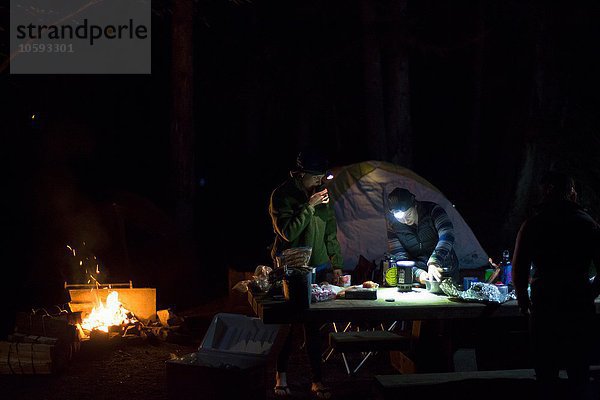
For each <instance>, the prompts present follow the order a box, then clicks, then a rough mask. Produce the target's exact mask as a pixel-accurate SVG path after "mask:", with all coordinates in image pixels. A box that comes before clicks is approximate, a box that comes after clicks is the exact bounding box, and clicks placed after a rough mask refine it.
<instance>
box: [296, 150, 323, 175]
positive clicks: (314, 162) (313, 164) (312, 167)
mask: <svg viewBox="0 0 600 400" xmlns="http://www.w3.org/2000/svg"><path fill="white" fill-rule="evenodd" d="M327 167H328V162H327V158H326V157H325V154H323V152H321V151H320V150H319V149H315V148H308V149H305V150H302V151H301V152H300V153H298V157H297V158H296V168H297V170H298V171H299V172H306V173H308V174H313V175H324V174H325V173H326V172H327Z"/></svg>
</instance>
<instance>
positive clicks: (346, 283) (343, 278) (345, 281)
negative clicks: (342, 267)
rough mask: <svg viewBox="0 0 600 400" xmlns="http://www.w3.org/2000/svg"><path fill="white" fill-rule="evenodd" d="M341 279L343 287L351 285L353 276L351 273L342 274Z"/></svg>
mask: <svg viewBox="0 0 600 400" xmlns="http://www.w3.org/2000/svg"><path fill="white" fill-rule="evenodd" d="M340 281H341V283H342V286H343V287H348V286H350V285H351V276H350V275H342V276H340Z"/></svg>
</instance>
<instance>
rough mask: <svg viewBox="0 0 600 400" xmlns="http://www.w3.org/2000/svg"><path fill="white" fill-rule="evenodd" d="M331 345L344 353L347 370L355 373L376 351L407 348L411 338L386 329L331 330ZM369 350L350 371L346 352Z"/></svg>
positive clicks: (349, 373)
mask: <svg viewBox="0 0 600 400" xmlns="http://www.w3.org/2000/svg"><path fill="white" fill-rule="evenodd" d="M329 346H330V347H331V349H334V350H336V351H338V352H340V353H341V354H342V358H343V359H344V365H345V366H346V372H347V373H348V375H352V374H355V373H356V372H357V371H358V370H359V368H360V367H361V366H362V365H363V364H364V363H365V361H366V360H367V359H368V358H369V357H370V356H371V354H373V352H376V351H389V350H405V349H408V347H409V346H410V338H408V337H405V336H401V335H398V334H396V333H393V332H390V331H386V330H381V331H379V330H376V331H349V332H331V333H330V334H329ZM357 352H367V355H366V356H364V357H363V359H362V360H361V362H360V364H358V366H357V367H356V368H355V369H354V370H353V371H350V367H349V365H348V360H347V359H346V355H345V353H357Z"/></svg>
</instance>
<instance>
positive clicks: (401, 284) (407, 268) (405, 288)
mask: <svg viewBox="0 0 600 400" xmlns="http://www.w3.org/2000/svg"><path fill="white" fill-rule="evenodd" d="M414 266H415V262H414V261H396V275H397V276H398V283H397V284H396V287H397V288H398V291H399V292H410V291H412V287H413V274H412V269H413V267H414Z"/></svg>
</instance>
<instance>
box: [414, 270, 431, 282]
mask: <svg viewBox="0 0 600 400" xmlns="http://www.w3.org/2000/svg"><path fill="white" fill-rule="evenodd" d="M419 271H421V273H420V274H419V276H418V277H417V279H418V280H419V283H420V284H421V285H424V284H425V281H426V280H427V279H429V274H428V273H427V271H424V270H422V269H421V270H419Z"/></svg>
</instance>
